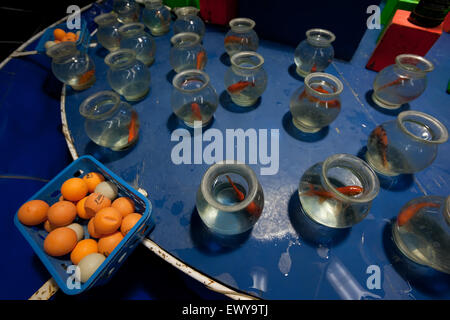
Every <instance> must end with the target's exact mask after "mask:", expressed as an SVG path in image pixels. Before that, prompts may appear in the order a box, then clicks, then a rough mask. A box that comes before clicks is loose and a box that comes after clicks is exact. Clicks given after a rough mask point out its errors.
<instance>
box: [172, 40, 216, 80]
mask: <svg viewBox="0 0 450 320" xmlns="http://www.w3.org/2000/svg"><path fill="white" fill-rule="evenodd" d="M170 42H172V48H171V49H170V58H169V60H170V65H171V66H172V68H173V70H175V72H177V73H178V72H182V71H184V70H190V69H198V70H203V69H204V68H205V66H206V63H207V61H208V57H207V55H206V50H205V49H204V48H203V46H202V45H201V43H200V37H199V35H198V34H196V33H193V32H182V33H178V34H176V35H174V36H173V37H172V38H171V39H170Z"/></svg>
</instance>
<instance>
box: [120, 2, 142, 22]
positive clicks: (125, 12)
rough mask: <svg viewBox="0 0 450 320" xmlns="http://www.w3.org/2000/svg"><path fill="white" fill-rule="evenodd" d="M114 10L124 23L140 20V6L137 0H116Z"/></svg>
mask: <svg viewBox="0 0 450 320" xmlns="http://www.w3.org/2000/svg"><path fill="white" fill-rule="evenodd" d="M113 10H114V11H115V12H116V13H117V15H118V19H119V21H120V22H122V23H130V22H137V21H139V14H140V8H139V4H137V3H136V1H135V0H114V1H113Z"/></svg>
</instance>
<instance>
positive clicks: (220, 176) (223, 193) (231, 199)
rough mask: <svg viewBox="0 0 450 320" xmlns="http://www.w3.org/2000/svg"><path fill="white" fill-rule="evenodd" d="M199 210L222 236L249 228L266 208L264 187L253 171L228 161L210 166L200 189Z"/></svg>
mask: <svg viewBox="0 0 450 320" xmlns="http://www.w3.org/2000/svg"><path fill="white" fill-rule="evenodd" d="M196 206H197V211H198V213H199V216H200V218H201V219H202V221H203V223H204V224H205V225H206V226H207V227H208V228H210V229H211V230H212V231H214V232H216V233H218V234H223V235H236V234H241V233H243V232H246V231H248V230H250V229H251V228H252V227H253V226H254V225H255V223H256V222H257V221H258V219H259V217H260V216H261V213H262V211H263V208H264V193H263V189H262V187H261V185H260V183H259V181H258V179H257V177H256V174H255V173H254V172H253V170H252V169H251V168H250V167H249V166H247V165H245V164H243V163H239V162H237V161H232V160H226V161H222V162H219V163H216V164H214V165H212V166H211V167H209V169H208V170H207V171H206V173H205V174H204V176H203V178H202V181H201V183H200V188H199V189H198V192H197V200H196Z"/></svg>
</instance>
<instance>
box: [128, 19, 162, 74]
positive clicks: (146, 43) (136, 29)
mask: <svg viewBox="0 0 450 320" xmlns="http://www.w3.org/2000/svg"><path fill="white" fill-rule="evenodd" d="M144 28H145V26H144V24H142V23H139V22H134V23H127V24H125V25H123V26H121V27H120V28H119V34H120V47H121V48H123V49H131V50H133V51H134V52H135V53H136V58H137V59H138V60H139V61H141V62H142V63H143V64H145V65H146V66H149V65H151V64H152V63H153V61H155V51H156V44H155V41H154V40H153V38H152V36H151V35H150V34H148V33H147V32H145V31H144Z"/></svg>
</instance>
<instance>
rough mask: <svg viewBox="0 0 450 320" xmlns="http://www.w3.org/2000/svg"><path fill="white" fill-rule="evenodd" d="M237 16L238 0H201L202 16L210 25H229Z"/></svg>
mask: <svg viewBox="0 0 450 320" xmlns="http://www.w3.org/2000/svg"><path fill="white" fill-rule="evenodd" d="M236 14H237V0H200V15H201V17H202V18H203V20H205V21H206V22H208V23H212V24H217V25H222V26H225V25H228V22H230V20H231V19H233V18H235V17H236Z"/></svg>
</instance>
